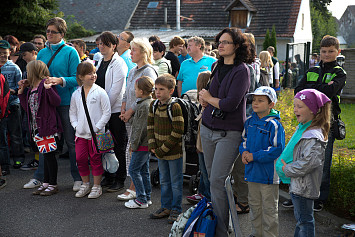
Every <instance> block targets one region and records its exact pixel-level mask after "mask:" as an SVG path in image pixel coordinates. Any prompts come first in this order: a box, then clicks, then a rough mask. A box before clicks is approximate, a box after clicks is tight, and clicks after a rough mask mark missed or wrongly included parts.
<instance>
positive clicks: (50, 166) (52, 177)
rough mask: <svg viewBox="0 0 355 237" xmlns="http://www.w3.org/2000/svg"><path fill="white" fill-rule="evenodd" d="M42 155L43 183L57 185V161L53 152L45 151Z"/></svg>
mask: <svg viewBox="0 0 355 237" xmlns="http://www.w3.org/2000/svg"><path fill="white" fill-rule="evenodd" d="M43 155H44V178H43V183H49V184H50V185H57V174H58V163H57V159H56V158H55V152H54V151H52V152H49V153H45V154H43Z"/></svg>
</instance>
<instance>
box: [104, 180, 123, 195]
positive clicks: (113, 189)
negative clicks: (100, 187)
mask: <svg viewBox="0 0 355 237" xmlns="http://www.w3.org/2000/svg"><path fill="white" fill-rule="evenodd" d="M122 189H124V184H123V183H122V182H119V181H115V182H114V183H113V184H112V185H111V186H110V187H109V188H108V189H107V192H109V193H114V192H118V191H120V190H122Z"/></svg>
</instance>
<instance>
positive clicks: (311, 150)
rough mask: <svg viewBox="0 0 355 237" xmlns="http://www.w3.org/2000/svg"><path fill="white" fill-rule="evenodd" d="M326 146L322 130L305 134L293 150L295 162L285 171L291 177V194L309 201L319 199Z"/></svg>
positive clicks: (312, 130) (309, 131) (313, 130)
mask: <svg viewBox="0 0 355 237" xmlns="http://www.w3.org/2000/svg"><path fill="white" fill-rule="evenodd" d="M326 145H327V141H324V136H323V134H322V131H321V129H311V130H308V131H305V132H304V133H303V135H302V137H301V139H300V140H299V141H298V143H297V144H296V145H295V149H294V150H293V162H292V163H290V164H287V165H286V167H285V171H284V172H285V175H286V176H288V177H291V183H290V193H293V194H296V195H299V196H302V197H305V198H309V199H317V198H318V197H319V190H320V185H321V181H322V174H323V164H324V152H325V147H326Z"/></svg>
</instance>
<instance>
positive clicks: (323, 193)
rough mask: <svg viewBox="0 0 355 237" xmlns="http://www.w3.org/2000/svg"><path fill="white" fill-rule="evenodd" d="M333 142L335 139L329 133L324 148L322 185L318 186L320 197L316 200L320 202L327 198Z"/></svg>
mask: <svg viewBox="0 0 355 237" xmlns="http://www.w3.org/2000/svg"><path fill="white" fill-rule="evenodd" d="M334 140H335V138H334V137H333V134H332V132H331V131H329V134H328V143H327V146H326V147H325V155H324V165H323V175H322V183H321V186H320V196H319V198H318V200H320V201H326V200H327V199H328V196H329V189H330V167H331V166H332V157H333V145H334Z"/></svg>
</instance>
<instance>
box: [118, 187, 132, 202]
mask: <svg viewBox="0 0 355 237" xmlns="http://www.w3.org/2000/svg"><path fill="white" fill-rule="evenodd" d="M126 191H127V192H128V195H126V194H124V193H123V194H120V195H118V196H117V199H118V200H120V201H128V200H131V199H135V198H136V197H137V196H136V192H135V191H133V190H130V189H127V190H126Z"/></svg>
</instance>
